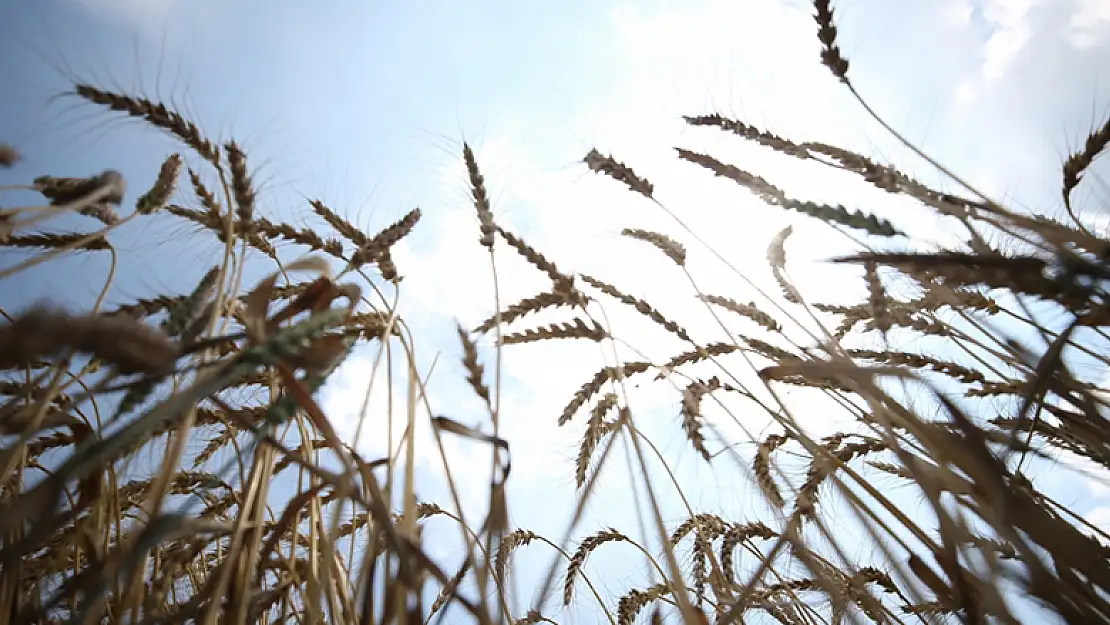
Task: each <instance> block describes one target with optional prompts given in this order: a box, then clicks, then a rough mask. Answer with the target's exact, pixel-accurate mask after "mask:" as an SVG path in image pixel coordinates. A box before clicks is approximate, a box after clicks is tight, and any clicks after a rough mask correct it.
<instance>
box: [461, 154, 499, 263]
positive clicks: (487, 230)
mask: <svg viewBox="0 0 1110 625" xmlns="http://www.w3.org/2000/svg"><path fill="white" fill-rule="evenodd" d="M463 162H464V163H465V164H466V175H467V178H468V179H469V180H470V195H471V197H472V198H473V201H474V208H475V209H476V210H477V211H478V225H479V228H480V229H481V232H482V237H481V239H479V243H481V244H482V245H483V246H485V247H487V248H489V249H493V235H494V233H495V232H496V231H497V228H496V226H494V223H493V209H491V208H490V201H489V193H488V192H487V191H486V179H485V177H483V176H482V172H481V171H479V170H478V160H477V159H475V158H474V151H473V150H471V149H470V145H469V144H467V143H463Z"/></svg>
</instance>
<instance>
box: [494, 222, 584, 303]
mask: <svg viewBox="0 0 1110 625" xmlns="http://www.w3.org/2000/svg"><path fill="white" fill-rule="evenodd" d="M496 228H497V233H498V234H500V235H501V237H502V238H503V239H505V242H506V243H508V244H509V245H510V246H512V248H513V249H515V250H516V251H517V253H518V254H520V255H521V256H523V257H524V259H525V260H527V261H528V262H529V263H531V264H532V266H533V267H535V268H536V269H539V270H540V271H542V272H544V273H546V274H547V277H549V278H551V282H552V283H553V284H554V285H555V291H564V292H569V291H571V290H572V289H573V287H572V285H573V284H574V278H572V277H570V276H568V275H566V274H564V273H563V272H561V271H559V268H558V267H556V266H555V263H553V262H551V261H550V260H548V259H547V258H546V257H545V256H544V255H543V254H541V253H540V252H539V251H538V250H536V248H534V247H532V246H531V245H528V244H527V243H525V242H524V240H523V239H521V238H520V237H518V236H516V235H515V234H513V233H512V232H509V231H508V230H506V229H504V228H502V227H501V226H496Z"/></svg>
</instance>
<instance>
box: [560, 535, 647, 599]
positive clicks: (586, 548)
mask: <svg viewBox="0 0 1110 625" xmlns="http://www.w3.org/2000/svg"><path fill="white" fill-rule="evenodd" d="M616 541H627V542H631V541H629V539H628V537H627V536H625V535H624V534H622V533H620V532H618V531H617V530H615V529H612V528H610V529H607V530H602V531H600V532H598V533H596V534H594V535H592V536H587V537H586V539H585V540H583V541H582V542H581V543H579V545H578V549H577V550H575V552H574V555H573V556H571V558H570V563H569V564H568V565H567V572H566V579H564V581H563V605H564V606H567V605H570V602H571V600H572V599H573V598H574V581H575V579H577V577H578V573H579V571H581V569H582V565H584V564H585V563H586V558H587V557H589V555H590V554H591V553H592V552H593V551H594V550H595V549H597V548H598V547H600V546H602V545H604V544H605V543H610V542H616Z"/></svg>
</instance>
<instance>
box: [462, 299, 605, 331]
mask: <svg viewBox="0 0 1110 625" xmlns="http://www.w3.org/2000/svg"><path fill="white" fill-rule="evenodd" d="M585 304H586V300H585V296H583V295H582V294H581V293H579V292H578V291H574V292H573V293H565V292H562V291H558V290H555V291H549V292H546V293H540V294H539V295H535V296H533V297H529V298H526V299H523V300H521V301H519V302H517V303H515V304H512V305H510V306H509V307H508V308H506V309H505V310H503V311H501V322H502V323H504V324H509V323H512V322H514V321H516V320H518V319H520V318H522V317H524V316H525V315H528V314H530V313H534V312H539V311H541V310H546V309H548V308H559V307H562V306H585ZM496 324H497V315H493V316H491V317H489V318H488V319H486V320H485V321H483V322H482V323H481V324H479V325H478V327H477V328H474V332H476V333H478V334H485V333H486V332H489V331H490V330H492V329H493V327H494V325H496Z"/></svg>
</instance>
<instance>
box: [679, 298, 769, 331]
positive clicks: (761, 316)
mask: <svg viewBox="0 0 1110 625" xmlns="http://www.w3.org/2000/svg"><path fill="white" fill-rule="evenodd" d="M698 299H700V300H702V301H703V302H708V303H710V304H716V305H717V306H720V307H721V308H724V309H725V310H728V311H731V312H734V313H736V314H738V315H740V316H742V317H747V318H748V319H751V320H752V321H754V322H756V323H758V324H759V325H760V326H763V327H764V328H766V329H768V330H770V331H772V332H781V331H782V326H780V325H779V323H778V322H777V321H775V319H774V317H772V316H771V315H768V314H767V313H765V312H763V311H762V310H759V309H758V308H756V306H755V303H754V302H748V303H747V304H741V303H740V302H737V301H736V300H733V299H730V298H727V297H723V296H720V295H699V296H698Z"/></svg>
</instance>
